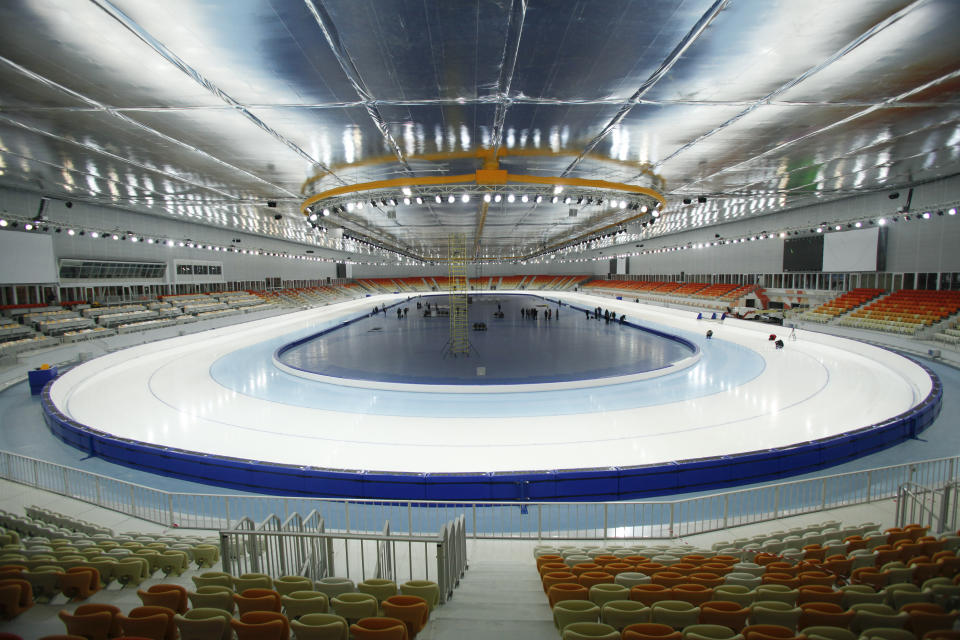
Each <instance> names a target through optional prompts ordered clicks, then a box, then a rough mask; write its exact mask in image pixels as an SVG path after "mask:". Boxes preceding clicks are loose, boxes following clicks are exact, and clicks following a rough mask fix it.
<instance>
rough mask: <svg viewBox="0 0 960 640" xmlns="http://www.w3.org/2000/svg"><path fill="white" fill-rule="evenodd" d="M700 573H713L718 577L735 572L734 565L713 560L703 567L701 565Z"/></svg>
mask: <svg viewBox="0 0 960 640" xmlns="http://www.w3.org/2000/svg"><path fill="white" fill-rule="evenodd" d="M700 571H702V572H704V573H712V574H713V575H716V576H725V575H727V574H728V573H731V572H732V571H733V565H732V564H726V563H723V562H715V561H714V559H713V558H711V559H710V560H709V561H708V562H704V563H703V564H702V565H700Z"/></svg>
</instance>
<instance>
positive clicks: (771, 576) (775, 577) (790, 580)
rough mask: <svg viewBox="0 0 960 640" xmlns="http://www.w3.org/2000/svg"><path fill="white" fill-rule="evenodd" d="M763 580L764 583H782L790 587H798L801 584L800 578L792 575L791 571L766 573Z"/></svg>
mask: <svg viewBox="0 0 960 640" xmlns="http://www.w3.org/2000/svg"><path fill="white" fill-rule="evenodd" d="M761 582H762V584H782V585H783V586H785V587H789V588H790V589H796V588H797V587H799V586H800V578H798V577H796V576H791V575H790V574H789V573H765V574H763V577H762V578H761Z"/></svg>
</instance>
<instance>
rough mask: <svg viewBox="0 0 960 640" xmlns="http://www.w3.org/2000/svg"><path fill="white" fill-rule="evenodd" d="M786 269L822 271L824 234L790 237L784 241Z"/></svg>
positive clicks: (784, 264) (784, 265)
mask: <svg viewBox="0 0 960 640" xmlns="http://www.w3.org/2000/svg"><path fill="white" fill-rule="evenodd" d="M783 270H784V271H822V270H823V236H822V235H820V234H817V235H815V236H808V237H806V238H790V239H788V240H785V241H784V243H783Z"/></svg>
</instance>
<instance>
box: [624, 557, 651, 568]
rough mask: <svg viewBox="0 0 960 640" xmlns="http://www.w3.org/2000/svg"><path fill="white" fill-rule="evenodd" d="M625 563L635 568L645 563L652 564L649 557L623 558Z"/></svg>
mask: <svg viewBox="0 0 960 640" xmlns="http://www.w3.org/2000/svg"><path fill="white" fill-rule="evenodd" d="M621 560H623V561H624V562H627V563H629V564H632V565H633V566H634V567H636V566H638V565H641V564H643V563H645V562H650V558H648V557H647V556H627V557H626V558H621Z"/></svg>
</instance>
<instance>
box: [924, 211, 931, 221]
mask: <svg viewBox="0 0 960 640" xmlns="http://www.w3.org/2000/svg"><path fill="white" fill-rule="evenodd" d="M923 219H924V220H929V219H930V212H929V211H924V212H923Z"/></svg>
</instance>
